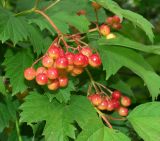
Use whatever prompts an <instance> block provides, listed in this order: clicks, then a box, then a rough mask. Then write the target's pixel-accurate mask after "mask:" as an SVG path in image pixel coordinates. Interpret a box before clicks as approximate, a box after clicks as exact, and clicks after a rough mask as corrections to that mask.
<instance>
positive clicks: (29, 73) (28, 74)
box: [24, 68, 36, 80]
mask: <svg viewBox="0 0 160 141" xmlns="http://www.w3.org/2000/svg"><path fill="white" fill-rule="evenodd" d="M35 76H36V71H35V69H34V68H27V69H25V71H24V77H25V79H27V80H33V79H34V78H35Z"/></svg>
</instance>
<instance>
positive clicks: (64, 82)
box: [58, 77, 68, 87]
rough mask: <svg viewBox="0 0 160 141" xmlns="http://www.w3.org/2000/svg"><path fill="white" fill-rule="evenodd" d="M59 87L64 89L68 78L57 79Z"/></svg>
mask: <svg viewBox="0 0 160 141" xmlns="http://www.w3.org/2000/svg"><path fill="white" fill-rule="evenodd" d="M58 80H59V86H60V87H66V86H67V85H68V77H59V78H58Z"/></svg>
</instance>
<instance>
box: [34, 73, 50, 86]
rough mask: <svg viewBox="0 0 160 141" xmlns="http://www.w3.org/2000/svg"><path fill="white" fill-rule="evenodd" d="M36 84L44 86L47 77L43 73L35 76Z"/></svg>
mask: <svg viewBox="0 0 160 141" xmlns="http://www.w3.org/2000/svg"><path fill="white" fill-rule="evenodd" d="M36 82H37V84H39V85H45V84H47V82H48V77H47V75H46V74H45V73H40V74H38V75H37V76H36Z"/></svg>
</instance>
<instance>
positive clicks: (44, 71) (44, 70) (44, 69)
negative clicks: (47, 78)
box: [36, 67, 47, 75]
mask: <svg viewBox="0 0 160 141" xmlns="http://www.w3.org/2000/svg"><path fill="white" fill-rule="evenodd" d="M40 73H45V74H47V69H46V68H45V67H39V68H38V69H37V70H36V75H38V74H40Z"/></svg>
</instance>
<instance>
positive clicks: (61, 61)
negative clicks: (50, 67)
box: [55, 56, 68, 69]
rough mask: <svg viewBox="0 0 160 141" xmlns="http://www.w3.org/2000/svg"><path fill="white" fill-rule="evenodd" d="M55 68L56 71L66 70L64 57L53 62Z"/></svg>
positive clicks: (66, 61) (66, 65)
mask: <svg viewBox="0 0 160 141" xmlns="http://www.w3.org/2000/svg"><path fill="white" fill-rule="evenodd" d="M55 66H56V68H58V69H66V68H67V67H68V60H67V58H66V57H65V56H62V57H59V58H57V59H56V61H55Z"/></svg>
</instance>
